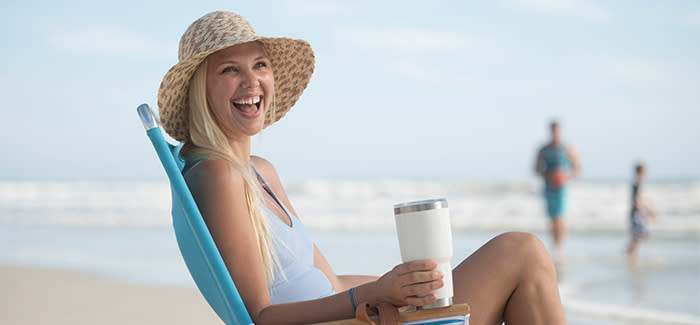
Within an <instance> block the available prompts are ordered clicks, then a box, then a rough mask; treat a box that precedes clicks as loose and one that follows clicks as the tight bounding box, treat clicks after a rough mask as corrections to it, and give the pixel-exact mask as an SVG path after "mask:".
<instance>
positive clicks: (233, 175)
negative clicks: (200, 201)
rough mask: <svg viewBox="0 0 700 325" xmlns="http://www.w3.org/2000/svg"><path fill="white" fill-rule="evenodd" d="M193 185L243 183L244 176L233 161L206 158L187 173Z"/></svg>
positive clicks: (186, 176)
mask: <svg viewBox="0 0 700 325" xmlns="http://www.w3.org/2000/svg"><path fill="white" fill-rule="evenodd" d="M185 180H186V181H187V184H188V185H189V186H190V188H192V187H195V188H197V187H200V188H201V187H206V188H221V187H229V186H237V185H242V184H243V178H242V176H241V174H240V172H239V171H238V170H236V168H235V167H233V165H231V163H229V162H228V161H225V160H220V159H206V160H202V161H201V162H199V163H197V165H196V166H193V167H192V168H191V169H190V170H189V171H188V172H187V174H186V175H185Z"/></svg>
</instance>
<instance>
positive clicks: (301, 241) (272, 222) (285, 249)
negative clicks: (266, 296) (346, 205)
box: [253, 168, 336, 304]
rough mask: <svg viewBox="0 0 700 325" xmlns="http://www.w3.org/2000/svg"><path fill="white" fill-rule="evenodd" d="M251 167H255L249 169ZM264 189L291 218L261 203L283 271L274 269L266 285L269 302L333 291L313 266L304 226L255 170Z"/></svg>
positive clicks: (324, 277) (323, 275) (282, 301)
mask: <svg viewBox="0 0 700 325" xmlns="http://www.w3.org/2000/svg"><path fill="white" fill-rule="evenodd" d="M253 170H255V168H253ZM255 173H256V174H257V175H258V179H259V180H260V182H261V183H262V185H263V188H264V189H265V191H267V192H268V193H269V194H270V196H272V198H273V199H275V201H276V202H277V204H279V205H280V206H281V207H282V209H284V212H285V213H286V214H287V215H288V216H289V219H290V220H291V223H292V225H291V227H290V226H288V225H287V224H286V223H284V221H282V220H280V218H279V217H277V216H276V215H275V214H274V213H273V212H272V211H270V209H268V208H267V207H266V206H265V205H264V204H261V206H262V208H263V211H264V213H265V216H266V217H267V220H268V225H269V226H270V231H271V232H272V237H273V240H272V242H273V245H274V247H275V252H276V253H277V258H278V259H279V262H280V265H281V266H282V269H283V272H284V274H281V272H280V271H279V269H277V268H274V275H275V278H274V280H273V282H272V285H271V286H270V299H271V302H272V303H273V304H280V303H285V302H295V301H303V300H312V299H317V298H323V297H327V296H330V295H333V294H335V293H336V292H335V291H333V287H332V286H331V283H330V281H328V278H327V277H326V275H325V274H324V273H323V272H322V271H321V270H320V269H318V268H316V266H314V243H313V241H312V240H311V236H309V233H308V231H307V230H306V228H305V227H304V225H303V224H302V223H301V222H300V221H299V219H297V218H296V217H295V216H294V214H292V213H291V212H290V211H289V210H288V209H287V207H286V206H284V204H282V201H280V200H279V199H278V198H277V195H275V193H274V192H273V191H272V188H270V186H268V185H267V182H265V179H263V177H262V175H260V173H258V171H257V170H256V171H255Z"/></svg>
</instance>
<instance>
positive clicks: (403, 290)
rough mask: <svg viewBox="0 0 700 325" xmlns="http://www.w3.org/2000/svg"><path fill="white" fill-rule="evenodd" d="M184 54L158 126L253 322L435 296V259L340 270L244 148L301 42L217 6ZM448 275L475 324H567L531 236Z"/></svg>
mask: <svg viewBox="0 0 700 325" xmlns="http://www.w3.org/2000/svg"><path fill="white" fill-rule="evenodd" d="M179 59H180V62H179V63H177V64H176V65H175V66H173V67H172V68H171V69H170V70H169V71H168V73H167V74H166V76H165V77H164V79H163V82H162V83H161V87H160V91H159V96H158V104H159V107H160V113H161V114H160V115H161V120H162V122H163V127H164V129H165V131H167V132H168V133H169V134H170V135H171V136H173V137H174V138H175V139H177V140H179V141H182V142H184V145H183V149H182V151H181V156H182V158H183V159H184V161H185V167H184V170H183V174H184V176H185V180H186V182H187V185H188V187H189V189H190V191H191V192H192V195H193V197H194V199H195V201H196V203H197V207H198V208H199V210H200V212H201V214H202V217H203V218H204V221H205V222H206V225H207V228H208V229H209V232H210V233H211V235H212V238H213V239H214V242H215V243H216V247H217V249H218V250H219V252H220V254H221V257H222V258H223V260H224V263H225V264H226V267H227V270H228V273H229V274H230V276H231V279H232V280H233V282H234V283H236V287H237V289H238V291H239V293H240V296H241V298H242V299H243V302H244V304H245V307H246V309H247V311H248V313H249V315H250V318H251V319H252V320H253V321H254V322H255V323H258V324H306V323H314V322H322V321H329V320H337V319H344V318H351V317H352V316H353V315H354V311H355V310H354V309H355V306H359V305H360V303H361V302H366V303H368V304H370V305H371V306H391V305H393V306H397V307H402V306H408V305H411V306H417V307H420V306H426V305H429V304H431V303H433V302H435V300H436V296H435V294H433V293H432V292H433V291H434V290H436V289H438V288H441V287H443V286H444V283H443V278H445V277H446V276H449V274H443V273H442V272H441V271H439V270H437V269H436V267H437V263H436V262H435V261H432V260H418V261H409V262H406V263H403V264H400V265H397V266H395V267H394V268H393V269H392V270H390V271H388V272H386V273H385V274H384V275H382V276H381V277H377V276H365V275H338V274H336V273H335V272H334V271H333V269H332V268H331V266H330V265H329V263H328V261H327V260H326V258H325V257H324V255H323V254H322V253H321V251H320V250H319V249H318V248H317V247H316V245H315V244H314V241H313V240H312V239H311V236H310V234H309V232H308V231H307V230H306V228H305V226H304V224H303V222H301V220H300V218H299V217H298V214H297V212H296V211H295V209H294V207H293V206H292V204H291V202H290V200H289V198H288V197H287V194H286V191H285V189H284V187H283V186H282V182H281V181H280V177H279V176H278V175H277V172H276V170H275V167H274V166H273V165H272V164H271V163H270V162H269V161H267V160H265V159H263V158H261V157H257V156H251V137H252V136H254V135H256V134H258V133H260V132H261V131H262V130H263V129H264V128H265V127H267V126H269V125H271V124H272V123H274V122H276V121H278V120H279V119H280V118H281V117H282V116H284V114H286V113H287V112H288V111H289V110H290V109H291V107H292V105H294V103H295V102H296V101H297V99H298V98H299V96H301V94H302V92H303V91H304V89H305V88H306V85H307V84H308V82H309V80H310V78H311V74H312V72H313V68H314V55H313V51H312V50H311V46H310V45H309V44H308V43H307V42H305V41H302V40H293V39H288V38H267V37H261V36H258V35H257V34H256V33H255V31H254V30H253V28H252V26H251V25H250V23H248V21H246V20H245V19H244V18H243V17H241V16H239V15H237V14H234V13H230V12H221V11H217V12H212V13H209V14H207V15H205V16H203V17H201V18H200V19H198V20H197V21H195V22H194V23H192V25H191V26H190V27H189V28H188V29H187V31H186V32H185V34H184V35H183V37H182V39H181V41H180V52H179ZM349 258H350V259H359V258H362V257H361V256H350V257H349ZM452 278H453V287H454V297H453V298H454V302H455V303H468V304H469V305H471V307H472V310H473V312H472V314H471V317H470V322H471V323H472V324H482V323H483V324H489V323H497V322H500V321H501V320H503V319H505V320H506V321H509V320H517V321H518V322H529V323H533V324H537V323H542V324H564V323H565V322H566V321H565V319H564V313H563V309H562V306H561V302H560V299H559V292H558V288H557V283H556V275H555V272H554V268H553V266H552V263H551V261H550V259H549V255H548V254H547V251H546V249H545V248H544V246H543V245H542V243H541V242H540V241H539V240H538V239H537V238H536V237H535V236H533V235H531V234H525V233H506V234H502V235H499V236H497V237H496V238H494V239H492V240H491V241H489V242H488V243H487V244H486V245H484V246H483V247H482V248H481V249H479V250H478V251H476V252H475V253H474V254H472V255H471V256H470V257H469V258H467V259H466V260H464V261H463V262H462V263H460V264H459V265H458V266H457V267H456V268H454V270H452ZM363 305H364V304H363ZM390 308H393V307H390Z"/></svg>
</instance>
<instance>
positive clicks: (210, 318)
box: [0, 266, 221, 325]
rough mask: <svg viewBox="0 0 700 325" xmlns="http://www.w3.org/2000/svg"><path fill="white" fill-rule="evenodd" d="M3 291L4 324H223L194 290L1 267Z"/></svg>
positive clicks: (0, 308)
mask: <svg viewBox="0 0 700 325" xmlns="http://www.w3.org/2000/svg"><path fill="white" fill-rule="evenodd" d="M0 288H2V289H1V291H2V292H3V294H1V295H0V324H59V325H60V324H105V325H109V324H221V321H220V320H219V318H218V317H217V316H216V314H215V313H214V311H213V310H212V309H211V308H209V306H208V305H207V304H206V301H205V300H204V298H203V297H202V296H201V295H200V294H199V292H198V291H197V290H195V289H194V288H172V287H148V286H141V285H130V284H123V283H117V282H113V281H109V280H107V279H104V278H101V277H99V276H97V275H93V274H87V273H80V272H69V271H59V270H49V269H36V268H24V267H9V266H3V267H0Z"/></svg>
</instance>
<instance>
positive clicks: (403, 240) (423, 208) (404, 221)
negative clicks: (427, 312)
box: [394, 199, 454, 309]
mask: <svg viewBox="0 0 700 325" xmlns="http://www.w3.org/2000/svg"><path fill="white" fill-rule="evenodd" d="M394 218H395V219H396V232H397V233H398V237H399V248H400V249H401V259H402V260H403V262H404V263H406V262H410V261H416V260H425V259H430V260H434V261H435V262H437V270H439V271H441V272H442V273H443V274H444V275H445V276H444V278H443V282H444V284H445V285H444V286H443V287H442V288H440V289H437V290H434V291H432V293H433V294H435V296H436V297H437V300H435V301H434V302H432V303H430V304H428V305H425V306H421V307H417V308H418V309H431V308H439V307H447V306H451V305H452V297H453V296H454V290H453V287H452V267H451V261H452V255H453V250H452V231H451V227H450V213H449V210H448V208H447V200H446V199H432V200H425V201H416V202H408V203H401V204H396V205H394Z"/></svg>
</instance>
